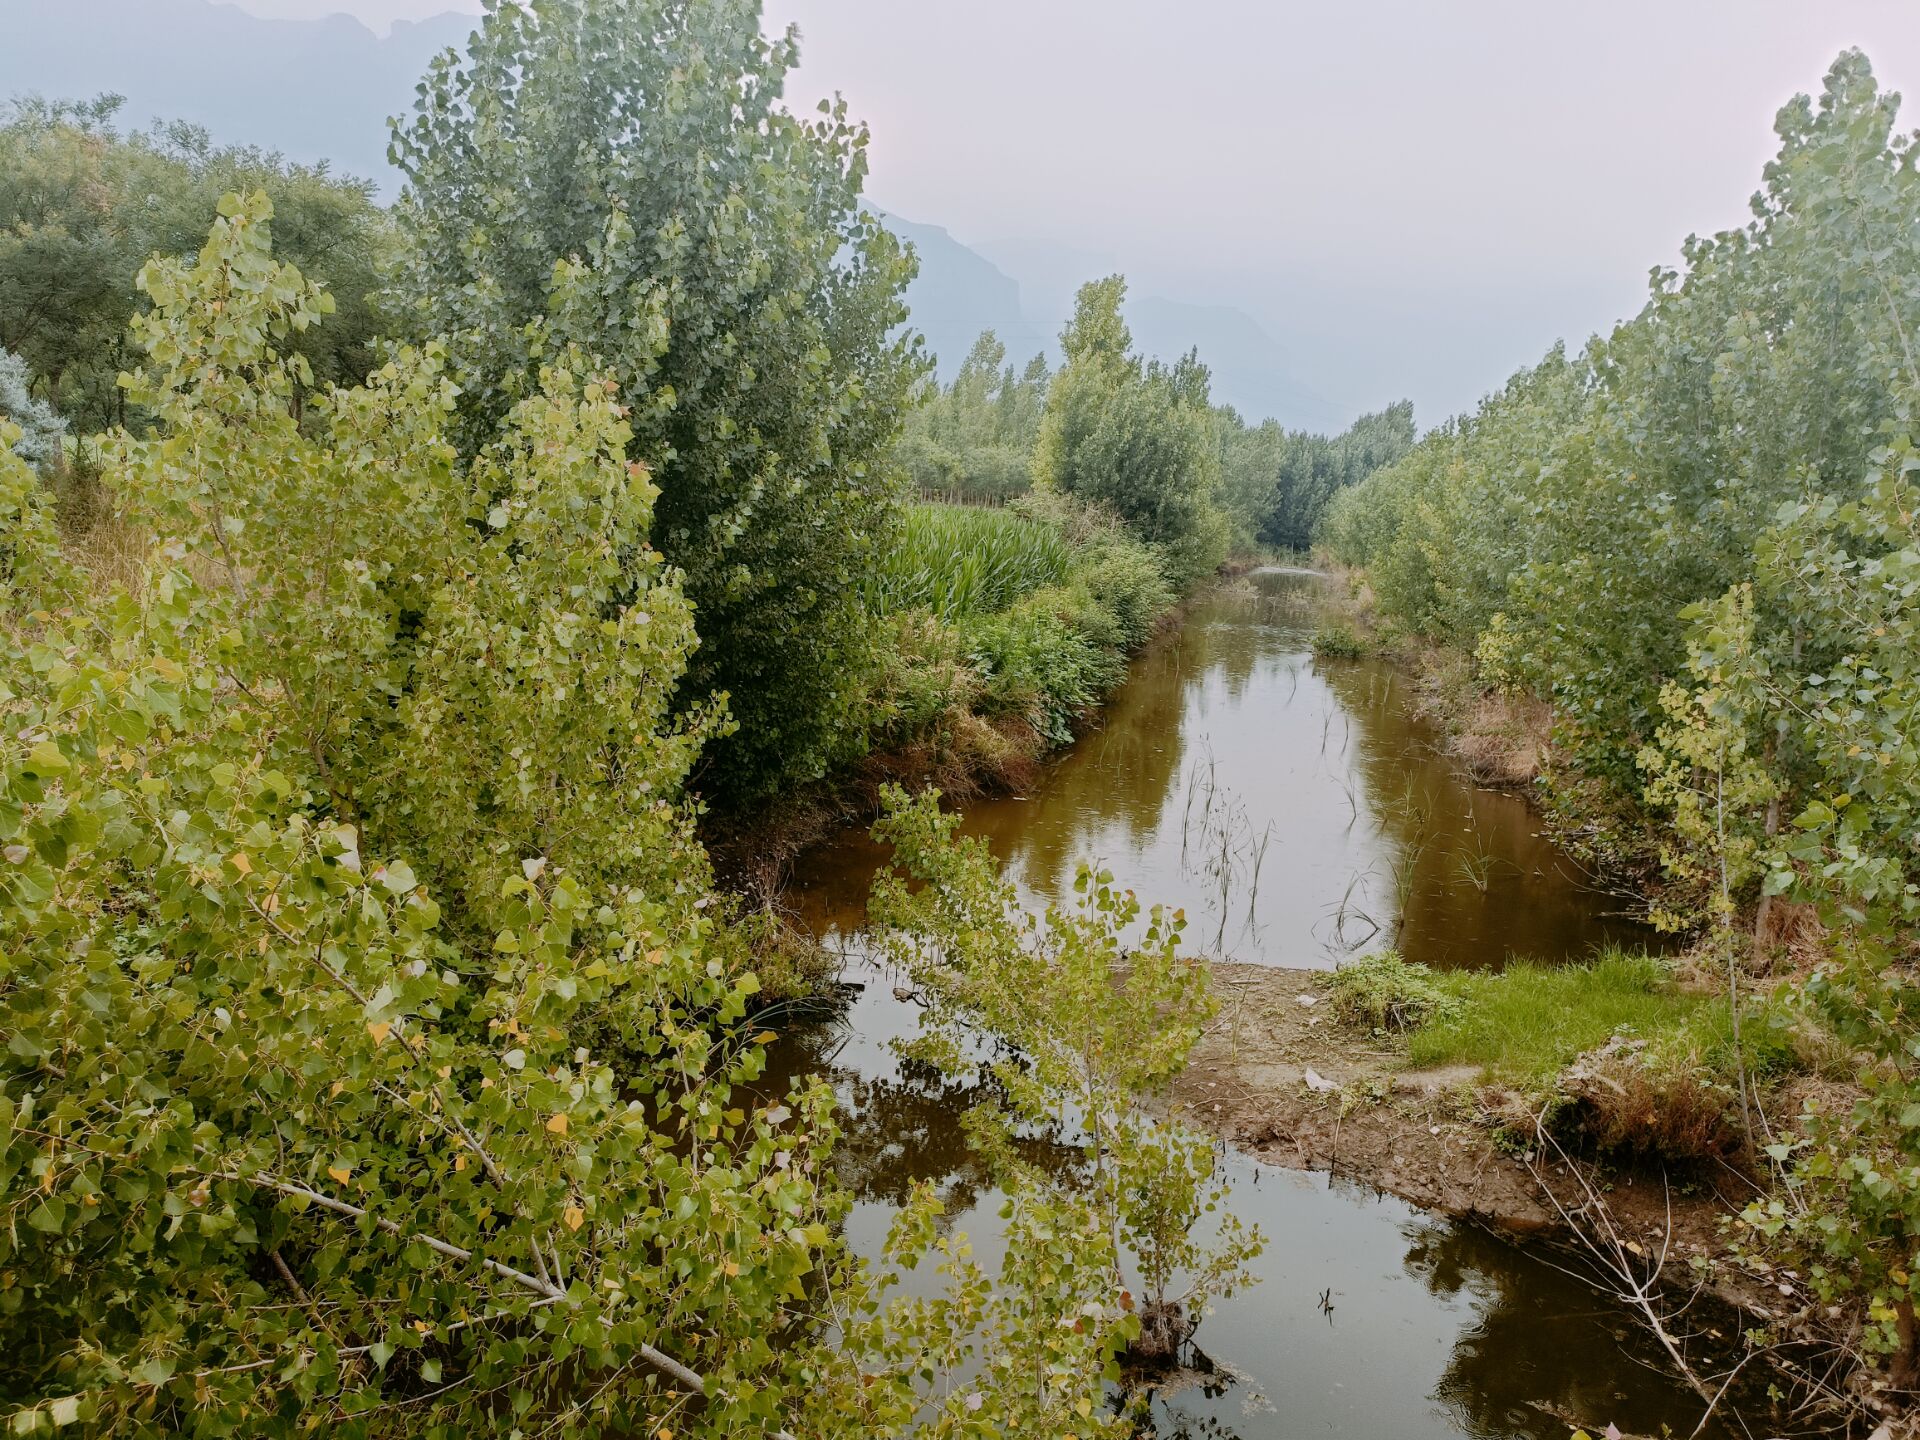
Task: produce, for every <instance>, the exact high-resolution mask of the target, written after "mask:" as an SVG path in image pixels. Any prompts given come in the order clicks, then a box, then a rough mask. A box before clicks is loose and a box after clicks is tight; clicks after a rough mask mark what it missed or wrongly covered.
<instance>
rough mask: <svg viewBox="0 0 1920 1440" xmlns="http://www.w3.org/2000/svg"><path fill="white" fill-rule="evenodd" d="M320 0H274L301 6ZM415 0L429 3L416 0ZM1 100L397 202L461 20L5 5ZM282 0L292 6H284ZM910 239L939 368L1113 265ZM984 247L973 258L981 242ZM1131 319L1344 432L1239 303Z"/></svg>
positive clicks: (1031, 318) (1341, 419)
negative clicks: (354, 186)
mask: <svg viewBox="0 0 1920 1440" xmlns="http://www.w3.org/2000/svg"><path fill="white" fill-rule="evenodd" d="M319 3H321V0H298V4H297V5H296V4H294V0H286V6H283V8H287V7H291V8H292V9H298V10H305V9H307V8H309V7H310V6H317V5H318V4H319ZM417 3H418V5H419V6H420V7H421V8H424V6H425V5H426V3H427V0H417ZM0 4H4V7H5V11H4V13H5V20H4V22H0V29H3V32H4V36H5V40H4V43H0V99H6V98H11V97H13V96H16V95H27V94H35V95H41V96H45V97H46V98H48V99H85V98H88V97H91V96H94V95H97V94H99V93H101V92H102V91H112V92H114V93H117V94H119V95H122V96H125V97H126V106H125V108H124V109H123V110H122V111H121V115H120V121H121V124H122V126H123V127H125V128H140V127H144V126H145V125H147V124H148V123H149V122H150V121H153V120H155V119H166V120H176V119H177V120H187V121H191V122H193V123H194V124H197V125H201V126H204V127H205V128H206V129H207V131H208V132H209V133H210V134H211V135H212V136H213V138H214V140H215V142H216V143H220V144H249V145H259V146H261V147H263V148H265V149H269V150H278V151H280V152H281V153H282V154H284V155H285V156H287V158H289V159H291V160H297V161H302V162H305V163H308V164H314V163H318V162H320V161H323V160H324V161H327V162H329V163H330V164H331V165H332V167H333V169H334V170H335V172H336V173H344V174H348V175H354V176H358V177H360V178H363V179H368V180H371V181H373V182H374V183H375V185H377V186H378V187H379V190H380V192H381V193H382V194H383V195H384V196H386V197H387V198H388V199H391V198H392V197H393V196H394V195H395V194H396V193H397V192H398V190H399V177H398V175H396V174H395V172H394V171H393V170H392V168H391V167H390V166H389V165H388V163H387V117H388V116H390V115H400V114H404V113H406V112H407V111H408V110H409V109H410V108H411V107H412V104H413V96H414V87H415V85H416V84H417V83H418V82H419V79H420V76H421V75H422V74H423V73H424V72H425V71H426V68H427V65H428V62H429V61H430V60H431V59H432V58H433V56H434V55H436V54H438V53H439V52H440V51H442V50H445V49H447V48H448V47H449V46H453V47H464V45H465V43H466V40H467V37H468V36H469V35H470V34H471V33H472V31H473V28H474V24H475V18H474V17H473V16H472V15H464V14H455V13H447V14H441V15H434V16H430V17H428V18H426V19H423V20H419V21H405V20H399V21H395V22H394V24H393V27H392V29H391V31H390V32H389V33H388V34H387V35H385V36H381V35H376V34H375V33H374V32H373V31H372V30H370V29H368V28H367V27H366V26H365V25H363V24H362V23H361V22H360V21H358V20H356V19H354V18H352V17H351V16H348V15H330V16H327V17H325V18H322V19H266V18H262V17H260V16H256V15H251V14H248V13H247V12H246V11H243V10H240V9H238V8H237V7H235V6H233V5H227V4H218V3H214V0H0ZM290 13H291V12H290ZM881 214H882V218H883V219H884V220H885V222H886V224H887V225H888V226H889V228H891V229H892V230H893V231H894V232H895V233H896V234H898V235H900V236H901V237H902V238H903V239H906V240H909V241H911V242H912V243H913V245H914V248H915V249H916V251H917V252H918V253H919V256H920V275H919V278H918V279H916V280H915V281H914V283H913V285H912V286H911V288H909V290H908V291H907V301H908V304H909V305H910V306H911V308H912V313H913V321H912V323H913V324H914V325H915V326H916V327H918V328H919V329H920V331H921V332H922V333H923V334H924V335H925V336H926V337H927V344H928V348H929V349H930V350H931V351H932V352H933V354H934V355H935V357H936V359H937V362H938V373H939V374H940V376H941V378H942V379H951V378H952V377H953V375H954V372H956V371H957V370H958V369H959V368H960V362H961V361H962V360H964V359H965V358H966V355H967V351H968V350H969V349H971V348H972V346H973V342H974V340H975V339H976V338H977V337H978V335H979V334H980V332H981V331H982V330H983V329H988V328H991V329H993V330H995V331H997V332H998V334H999V336H1000V338H1001V340H1002V341H1004V342H1005V344H1006V347H1007V352H1008V356H1009V358H1010V359H1011V360H1012V361H1013V362H1014V363H1016V364H1024V363H1025V362H1026V360H1027V359H1028V358H1030V357H1031V356H1033V355H1035V354H1037V353H1045V354H1046V355H1047V356H1048V358H1049V360H1050V361H1052V362H1053V363H1056V364H1057V363H1058V361H1059V353H1060V352H1059V335H1060V330H1061V328H1062V327H1063V326H1064V325H1065V324H1066V321H1067V317H1068V315H1069V314H1070V313H1071V311H1072V307H1073V292H1074V290H1075V289H1076V288H1077V287H1078V286H1079V285H1080V284H1081V283H1082V282H1084V281H1086V280H1090V279H1093V278H1095V277H1096V276H1099V275H1104V274H1110V273H1112V271H1113V270H1115V269H1117V268H1123V267H1120V266H1118V265H1117V264H1116V263H1115V262H1114V260H1113V259H1112V257H1108V256H1100V255H1093V254H1091V253H1087V252H1082V251H1077V250H1072V249H1069V248H1065V247H1062V246H1059V245H1055V244H1052V243H1050V242H1046V241H1035V240H1021V239H1006V240H1000V241H995V242H992V243H991V244H989V245H986V246H983V247H969V246H967V245H964V244H962V243H961V242H959V241H958V240H956V239H954V237H953V236H952V235H951V234H949V233H948V232H947V231H946V230H944V229H942V228H941V227H940V226H938V225H931V224H924V223H920V222H916V221H912V220H907V219H904V218H902V217H900V216H897V215H887V214H885V213H884V212H881ZM983 250H984V251H985V253H982V251H983ZM1127 320H1128V322H1129V323H1130V324H1131V325H1132V326H1133V330H1134V335H1135V338H1136V339H1137V340H1138V341H1139V344H1140V347H1141V349H1142V350H1144V351H1145V352H1146V353H1147V354H1149V355H1152V356H1156V357H1158V358H1160V359H1162V360H1169V361H1171V360H1173V359H1175V358H1177V357H1178V356H1180V355H1181V354H1183V353H1184V352H1185V351H1187V350H1188V349H1190V348H1193V347H1195V346H1198V347H1199V350H1200V356H1201V358H1202V359H1203V360H1205V361H1206V362H1207V364H1208V365H1209V366H1211V367H1212V370H1213V382H1214V394H1215V397H1216V398H1217V399H1219V400H1222V401H1224V402H1226V403H1228V404H1231V405H1233V406H1234V407H1235V408H1236V409H1238V410H1239V411H1240V412H1241V413H1242V414H1243V415H1244V416H1246V417H1247V418H1248V419H1250V420H1259V419H1262V418H1265V417H1266V416H1269V415H1271V416H1273V417H1275V418H1277V419H1279V420H1281V421H1282V422H1284V423H1285V424H1287V425H1290V426H1301V427H1308V428H1314V429H1326V428H1333V429H1338V428H1339V427H1340V426H1341V425H1343V424H1345V421H1346V418H1347V417H1346V416H1344V415H1342V414H1337V413H1335V411H1336V407H1334V406H1332V405H1330V404H1329V403H1328V402H1327V401H1326V400H1324V399H1322V398H1321V397H1319V396H1317V395H1315V394H1314V393H1313V391H1312V390H1310V389H1309V388H1308V387H1307V386H1305V385H1303V384H1301V383H1300V382H1299V380H1298V379H1296V378H1295V377H1294V375H1293V374H1292V372H1291V370H1290V369H1289V364H1288V360H1287V356H1286V354H1285V351H1284V350H1283V348H1282V347H1281V346H1280V345H1279V344H1278V343H1277V342H1276V341H1275V340H1274V339H1273V338H1272V337H1271V336H1270V335H1268V334H1267V333H1266V332H1265V331H1264V330H1262V329H1261V327H1260V325H1259V324H1258V323H1257V322H1256V321H1255V320H1254V319H1253V318H1252V317H1251V316H1249V315H1247V314H1245V313H1244V312H1242V311H1239V310H1236V309H1233V308H1231V307H1227V306H1220V305H1192V304H1187V303H1184V302H1181V301H1178V300H1173V299H1168V298H1165V297H1160V296H1152V295H1146V296H1142V295H1136V296H1134V297H1133V298H1132V299H1131V300H1130V301H1129V302H1128V305H1127Z"/></svg>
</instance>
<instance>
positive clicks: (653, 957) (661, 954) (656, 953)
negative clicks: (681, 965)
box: [647, 950, 667, 965]
mask: <svg viewBox="0 0 1920 1440" xmlns="http://www.w3.org/2000/svg"><path fill="white" fill-rule="evenodd" d="M666 963H667V952H666V951H664V950H649V951H648V952H647V964H649V965H664V964H666Z"/></svg>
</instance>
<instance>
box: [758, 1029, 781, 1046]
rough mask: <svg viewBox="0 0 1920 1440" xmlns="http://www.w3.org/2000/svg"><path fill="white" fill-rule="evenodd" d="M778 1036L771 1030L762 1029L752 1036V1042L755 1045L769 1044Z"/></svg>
mask: <svg viewBox="0 0 1920 1440" xmlns="http://www.w3.org/2000/svg"><path fill="white" fill-rule="evenodd" d="M779 1038H780V1037H779V1036H778V1035H776V1034H774V1033H773V1031H771V1030H762V1031H761V1032H760V1033H759V1034H758V1035H756V1036H754V1037H753V1043H754V1044H756V1045H771V1044H772V1043H773V1042H774V1041H776V1040H778V1039H779Z"/></svg>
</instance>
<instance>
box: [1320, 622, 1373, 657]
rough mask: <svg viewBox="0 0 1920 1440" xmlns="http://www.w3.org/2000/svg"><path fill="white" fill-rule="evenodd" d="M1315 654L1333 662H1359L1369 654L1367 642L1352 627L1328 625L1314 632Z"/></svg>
mask: <svg viewBox="0 0 1920 1440" xmlns="http://www.w3.org/2000/svg"><path fill="white" fill-rule="evenodd" d="M1313 653H1314V654H1316V655H1319V656H1322V657H1323V658H1327V659H1333V660H1359V659H1361V658H1363V657H1364V656H1365V655H1366V653H1367V642H1366V641H1364V640H1362V639H1361V638H1360V634H1359V632H1358V631H1356V630H1355V629H1354V628H1353V627H1352V626H1351V625H1343V624H1326V625H1322V626H1321V627H1320V628H1319V629H1318V630H1315V631H1314V632H1313Z"/></svg>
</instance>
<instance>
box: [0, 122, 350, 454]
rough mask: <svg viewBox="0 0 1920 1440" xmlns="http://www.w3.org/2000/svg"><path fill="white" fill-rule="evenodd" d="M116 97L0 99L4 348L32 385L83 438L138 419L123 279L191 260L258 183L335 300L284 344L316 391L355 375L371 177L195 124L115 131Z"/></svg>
mask: <svg viewBox="0 0 1920 1440" xmlns="http://www.w3.org/2000/svg"><path fill="white" fill-rule="evenodd" d="M120 103H121V102H120V100H119V98H118V97H117V96H111V95H108V96H102V97H100V98H99V99H96V100H92V101H86V102H78V103H73V102H70V103H60V104H55V103H48V102H43V101H32V100H27V101H21V102H18V103H15V104H13V105H12V106H10V107H6V108H4V109H0V348H5V349H9V350H12V351H14V352H15V353H16V354H18V355H19V356H20V358H21V359H22V360H24V361H25V362H26V366H27V370H28V374H29V385H30V387H31V389H32V392H33V394H34V395H35V396H36V397H37V398H38V399H39V400H40V401H42V402H44V403H46V404H48V405H50V406H52V407H53V409H54V410H55V411H57V412H58V413H59V414H61V415H64V416H65V417H67V419H68V420H70V421H71V422H72V423H73V424H74V425H75V426H76V427H77V430H78V431H79V432H80V433H86V434H91V433H92V432H94V431H96V430H104V429H106V428H108V427H109V426H112V425H116V424H123V425H124V424H132V425H134V426H135V427H136V428H137V427H138V425H139V423H140V422H141V419H142V412H141V411H140V408H139V406H138V405H137V404H134V403H132V401H131V397H130V396H129V394H128V392H127V391H126V390H124V389H122V388H121V386H120V385H119V376H120V373H121V372H122V371H123V370H126V369H128V368H130V367H131V366H132V365H133V363H134V361H135V359H136V358H137V354H138V352H137V350H136V349H135V348H134V346H133V344H132V341H131V331H130V330H129V328H128V327H129V324H130V322H131V321H132V319H133V317H134V315H135V313H136V312H137V311H139V310H140V309H142V308H143V307H144V305H145V304H146V300H145V297H143V296H142V295H141V294H140V293H139V292H138V291H137V290H136V289H135V288H134V283H133V277H134V275H135V274H136V273H137V272H138V271H139V269H140V267H141V266H142V265H144V264H145V263H146V262H147V259H148V257H149V256H152V255H156V254H158V255H170V256H183V255H190V254H192V253H193V252H194V251H195V250H196V249H198V248H199V245H200V242H201V241H202V240H204V239H205V238H206V234H207V227H208V226H209V225H211V224H212V223H213V219H214V214H215V211H216V209H217V208H218V205H219V202H220V197H221V196H222V195H224V194H227V193H228V192H247V191H252V190H256V189H263V190H265V191H266V192H267V194H268V195H269V196H270V197H271V198H272V200H273V203H274V213H275V215H276V216H277V221H276V233H277V236H278V245H279V248H280V252H281V253H282V254H283V255H284V256H285V257H286V258H287V259H288V260H290V261H291V262H292V263H293V264H295V265H298V266H299V267H300V268H301V270H302V271H303V273H305V274H306V275H307V276H308V277H309V278H310V279H311V280H313V281H315V282H318V283H321V284H324V285H325V286H326V288H327V291H328V293H329V294H330V295H331V296H332V298H333V304H334V309H333V315H332V319H331V321H330V322H329V323H328V324H327V325H326V326H324V327H314V328H310V329H308V330H306V331H304V332H303V333H301V334H300V335H298V336H296V337H294V338H293V339H292V341H291V344H292V346H293V349H294V350H295V351H296V352H297V353H299V354H300V355H302V356H304V357H305V359H306V361H307V364H308V368H309V369H310V370H311V371H312V372H313V375H314V378H315V382H316V383H318V384H320V385H323V386H324V385H329V384H339V383H351V382H354V381H357V380H359V379H361V378H362V377H364V376H365V375H366V374H367V372H368V371H369V370H370V369H371V368H372V363H373V349H372V342H373V338H374V335H375V333H376V331H377V329H378V316H377V314H376V312H375V309H374V305H373V297H374V293H375V291H376V289H377V286H378V269H379V265H380V262H381V257H382V255H383V254H384V253H385V249H386V246H387V244H388V233H387V232H388V227H387V222H386V217H385V215H384V214H383V213H382V212H381V211H380V209H379V208H378V207H377V206H376V205H375V204H374V202H373V187H372V186H371V184H369V183H367V182H365V181H360V180H351V179H345V178H341V177H336V176H334V175H332V174H331V173H329V172H328V170H327V169H326V167H325V166H305V165H294V164H289V163H288V162H286V161H285V160H283V159H282V158H281V157H280V156H278V155H275V154H271V153H268V152H264V151H260V150H255V149H251V148H246V147H217V146H215V145H214V144H213V143H212V141H211V139H210V138H209V137H208V135H207V133H206V132H205V131H204V130H201V129H198V128H196V127H194V126H191V125H185V124H179V123H175V124H171V125H156V126H154V127H153V128H152V129H151V130H146V131H133V132H131V133H122V132H121V131H120V130H119V129H118V128H117V126H116V124H115V120H116V117H117V114H118V111H119V109H120ZM14 418H15V420H16V421H18V420H19V417H18V416H17V415H16V416H15V417H14ZM28 428H31V427H28Z"/></svg>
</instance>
